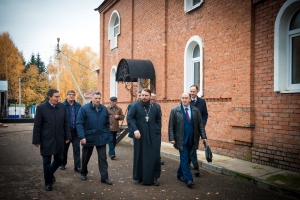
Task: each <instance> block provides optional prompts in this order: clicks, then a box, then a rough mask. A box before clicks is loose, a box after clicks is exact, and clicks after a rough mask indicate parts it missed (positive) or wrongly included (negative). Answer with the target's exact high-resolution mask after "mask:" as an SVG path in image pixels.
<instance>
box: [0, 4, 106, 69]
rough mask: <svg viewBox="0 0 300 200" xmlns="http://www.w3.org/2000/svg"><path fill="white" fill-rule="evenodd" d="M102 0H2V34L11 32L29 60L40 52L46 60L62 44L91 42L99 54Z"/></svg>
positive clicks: (15, 42) (0, 30)
mask: <svg viewBox="0 0 300 200" xmlns="http://www.w3.org/2000/svg"><path fill="white" fill-rule="evenodd" d="M102 1H103V0H0V34H2V33H3V32H4V31H7V32H9V34H10V36H11V38H12V40H13V42H14V44H15V45H16V46H17V47H18V49H19V50H20V51H22V52H23V55H24V58H25V60H26V62H27V61H29V59H30V57H31V54H32V53H34V54H35V55H36V54H37V53H39V54H40V55H41V58H42V60H43V61H44V62H45V64H47V63H48V62H49V58H50V56H52V55H53V53H54V52H55V51H54V50H55V46H56V44H57V37H59V38H60V43H61V44H65V43H66V44H68V45H70V46H73V47H74V48H77V47H80V48H82V47H84V46H90V47H91V48H92V49H93V50H94V51H95V52H96V53H97V54H99V37H100V35H99V34H100V33H99V29H100V27H99V23H100V17H99V13H98V11H94V8H97V7H98V6H99V5H100V4H101V3H102Z"/></svg>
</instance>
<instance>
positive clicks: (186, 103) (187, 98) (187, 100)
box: [181, 92, 191, 107]
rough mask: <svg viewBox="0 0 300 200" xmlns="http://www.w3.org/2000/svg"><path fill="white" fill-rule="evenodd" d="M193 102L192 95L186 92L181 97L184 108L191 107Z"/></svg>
mask: <svg viewBox="0 0 300 200" xmlns="http://www.w3.org/2000/svg"><path fill="white" fill-rule="evenodd" d="M190 102H191V95H190V93H188V92H184V93H182V95H181V103H182V105H183V106H185V107H187V106H189V105H190Z"/></svg>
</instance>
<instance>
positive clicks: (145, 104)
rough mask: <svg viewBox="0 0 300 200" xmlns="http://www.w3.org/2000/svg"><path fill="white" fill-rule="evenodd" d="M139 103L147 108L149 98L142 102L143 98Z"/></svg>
mask: <svg viewBox="0 0 300 200" xmlns="http://www.w3.org/2000/svg"><path fill="white" fill-rule="evenodd" d="M140 103H141V105H142V106H143V107H145V108H148V107H149V106H150V99H149V101H146V102H144V101H143V100H141V101H140Z"/></svg>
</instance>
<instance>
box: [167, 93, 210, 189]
mask: <svg viewBox="0 0 300 200" xmlns="http://www.w3.org/2000/svg"><path fill="white" fill-rule="evenodd" d="M190 102H191V96H190V94H189V93H187V92H185V93H183V94H182V95H181V104H180V105H179V106H177V107H175V108H173V109H172V110H171V113H170V118H169V127H168V134H169V141H170V143H172V144H173V145H174V148H176V149H177V150H179V155H180V165H179V168H178V170H177V179H178V180H180V181H184V182H185V183H186V185H187V186H188V187H192V186H193V185H194V182H193V176H192V173H191V170H190V169H189V159H190V153H191V150H192V149H193V148H194V149H198V145H199V138H200V136H201V138H202V139H203V140H205V141H206V134H205V130H204V128H203V125H202V119H201V116H200V112H199V110H198V109H197V108H195V107H194V106H190Z"/></svg>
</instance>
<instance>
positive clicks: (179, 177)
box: [177, 176, 185, 182]
mask: <svg viewBox="0 0 300 200" xmlns="http://www.w3.org/2000/svg"><path fill="white" fill-rule="evenodd" d="M177 179H178V180H180V181H182V182H185V181H184V178H183V176H177Z"/></svg>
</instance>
